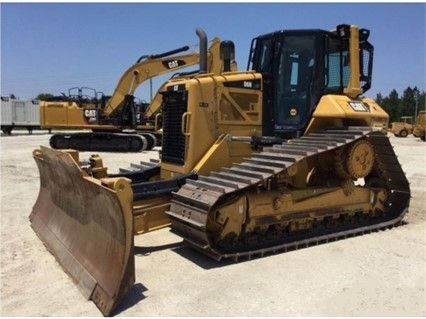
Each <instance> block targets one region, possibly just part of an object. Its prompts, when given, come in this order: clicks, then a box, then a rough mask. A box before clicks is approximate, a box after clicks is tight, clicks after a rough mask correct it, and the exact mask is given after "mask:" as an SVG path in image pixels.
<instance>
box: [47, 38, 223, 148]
mask: <svg viewBox="0 0 426 319" xmlns="http://www.w3.org/2000/svg"><path fill="white" fill-rule="evenodd" d="M219 45H220V40H219V39H218V38H214V39H213V41H212V42H211V45H210V47H209V49H208V53H207V55H208V62H207V65H208V66H207V69H208V71H209V72H211V73H214V74H218V72H219V68H220V59H219V57H218V55H219ZM187 50H189V46H184V47H182V48H179V49H175V50H172V51H168V52H165V53H162V54H156V55H145V56H142V57H140V58H139V59H138V60H137V62H136V63H135V64H133V65H132V66H131V67H130V68H128V69H127V70H126V71H125V72H124V73H123V75H122V76H121V78H120V80H119V82H118V84H117V86H116V88H115V91H114V93H113V95H112V96H104V95H103V93H102V92H97V91H96V90H95V89H92V88H88V87H74V88H71V89H70V90H69V92H68V96H66V95H65V94H63V96H59V97H53V98H51V99H49V100H47V101H42V102H41V103H40V125H41V127H42V128H43V129H49V130H52V129H66V130H74V129H78V130H84V129H86V130H90V132H81V133H57V134H54V135H53V136H52V137H51V138H50V146H51V147H52V148H55V149H69V148H72V149H76V150H80V151H106V152H108V151H109V152H138V151H142V150H150V149H152V148H153V147H154V146H156V145H157V144H158V142H161V136H160V133H159V130H160V128H161V111H160V109H161V102H162V99H161V95H160V94H157V95H156V96H155V97H154V99H153V101H152V102H151V103H137V102H136V101H135V97H134V92H135V90H136V89H137V88H138V87H139V86H140V85H141V84H142V83H143V82H145V81H146V80H148V79H151V78H153V77H156V76H159V75H163V74H166V73H169V72H174V71H177V70H179V69H182V68H187V67H189V66H192V65H196V64H198V63H199V53H198V52H193V53H189V54H182V55H177V54H178V53H181V52H184V51H187ZM194 74H196V72H187V73H178V74H175V75H173V77H174V78H177V77H183V76H186V77H188V76H193V75H194ZM160 90H161V88H160ZM159 139H160V140H159Z"/></svg>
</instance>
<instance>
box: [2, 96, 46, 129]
mask: <svg viewBox="0 0 426 319" xmlns="http://www.w3.org/2000/svg"><path fill="white" fill-rule="evenodd" d="M0 115H1V130H2V131H3V133H5V134H8V135H10V134H11V133H12V130H13V129H14V128H21V129H22V128H23V129H27V130H28V133H29V134H32V131H33V130H34V129H40V109H39V105H38V100H20V99H15V98H13V97H10V96H1V113H0Z"/></svg>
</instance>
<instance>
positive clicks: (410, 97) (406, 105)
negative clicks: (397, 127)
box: [375, 87, 425, 123]
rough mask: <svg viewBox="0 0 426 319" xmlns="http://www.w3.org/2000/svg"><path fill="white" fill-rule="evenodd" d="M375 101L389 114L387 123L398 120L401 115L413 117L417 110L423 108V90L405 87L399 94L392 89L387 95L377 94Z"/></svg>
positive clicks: (417, 112)
mask: <svg viewBox="0 0 426 319" xmlns="http://www.w3.org/2000/svg"><path fill="white" fill-rule="evenodd" d="M375 101H376V102H377V104H379V105H380V106H381V107H382V108H383V109H384V110H385V111H386V112H387V113H388V114H389V123H391V122H398V121H399V120H400V117H401V116H413V118H414V119H415V117H416V115H417V114H419V111H422V110H425V91H422V92H420V90H419V89H418V88H417V87H414V88H411V87H407V88H406V89H405V90H404V92H403V93H402V96H399V94H398V92H397V91H396V90H395V89H393V90H392V91H391V92H390V93H389V95H388V96H383V95H382V94H381V93H379V94H377V95H376V99H375Z"/></svg>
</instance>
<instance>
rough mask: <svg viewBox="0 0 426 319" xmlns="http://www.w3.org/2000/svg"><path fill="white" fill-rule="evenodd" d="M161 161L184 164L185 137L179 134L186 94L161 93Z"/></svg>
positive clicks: (185, 107) (182, 92) (184, 109)
mask: <svg viewBox="0 0 426 319" xmlns="http://www.w3.org/2000/svg"><path fill="white" fill-rule="evenodd" d="M163 96H164V97H163V147H162V161H163V162H168V163H174V164H182V165H183V164H184V161H185V136H184V135H183V134H182V132H181V125H182V124H181V123H182V115H183V113H185V112H186V109H187V106H186V102H187V92H186V91H178V92H175V91H169V92H165V93H163Z"/></svg>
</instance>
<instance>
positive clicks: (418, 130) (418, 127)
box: [413, 111, 426, 142]
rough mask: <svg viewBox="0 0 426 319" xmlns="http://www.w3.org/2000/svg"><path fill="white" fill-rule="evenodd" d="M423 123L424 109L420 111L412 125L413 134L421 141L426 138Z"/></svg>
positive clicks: (425, 120)
mask: <svg viewBox="0 0 426 319" xmlns="http://www.w3.org/2000/svg"><path fill="white" fill-rule="evenodd" d="M425 123H426V111H420V112H419V114H418V115H417V117H416V122H415V123H414V125H413V135H414V136H415V137H420V139H421V140H422V141H423V142H424V141H425V140H426V132H425Z"/></svg>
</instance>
